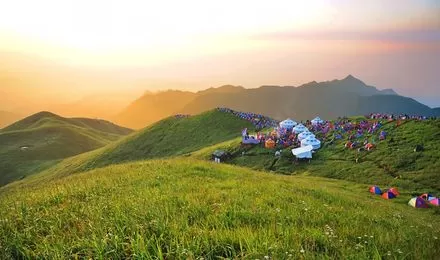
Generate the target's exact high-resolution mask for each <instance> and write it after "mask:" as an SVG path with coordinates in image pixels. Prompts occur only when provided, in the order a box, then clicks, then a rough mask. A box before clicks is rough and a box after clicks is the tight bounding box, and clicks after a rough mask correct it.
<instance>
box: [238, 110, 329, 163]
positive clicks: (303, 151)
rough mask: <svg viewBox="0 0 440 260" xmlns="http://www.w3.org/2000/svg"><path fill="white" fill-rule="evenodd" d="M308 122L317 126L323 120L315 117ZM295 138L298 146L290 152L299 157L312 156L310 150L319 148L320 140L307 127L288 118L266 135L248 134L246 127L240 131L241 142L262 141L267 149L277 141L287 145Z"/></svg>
mask: <svg viewBox="0 0 440 260" xmlns="http://www.w3.org/2000/svg"><path fill="white" fill-rule="evenodd" d="M310 123H311V125H312V126H319V125H320V124H323V123H324V121H323V120H322V119H321V118H319V117H316V118H314V119H312V120H311V121H310ZM295 137H296V138H295ZM277 140H278V142H277ZM295 140H296V141H297V144H298V145H299V146H300V147H298V148H294V149H292V154H293V155H295V156H296V157H297V158H299V159H301V158H309V159H310V158H312V151H313V150H317V149H319V148H321V141H320V140H318V139H317V138H316V136H315V135H314V134H313V133H312V132H311V131H310V130H309V128H307V127H306V126H304V125H303V124H301V123H297V122H295V121H293V120H292V119H290V118H288V119H286V120H284V121H281V122H280V123H279V125H278V127H275V128H274V130H273V131H272V132H271V133H269V134H268V135H267V136H264V135H261V134H260V133H258V134H257V136H249V135H248V133H247V129H244V130H243V131H242V143H243V144H259V143H260V142H262V143H263V145H264V147H265V148H268V149H273V148H275V147H276V146H277V143H278V144H280V145H283V146H284V147H288V146H290V145H293V144H294V143H295V142H294V141H295Z"/></svg>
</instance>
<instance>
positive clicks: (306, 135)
mask: <svg viewBox="0 0 440 260" xmlns="http://www.w3.org/2000/svg"><path fill="white" fill-rule="evenodd" d="M309 136H312V137H315V135H314V134H312V133H311V132H309V131H308V130H307V131H304V132H302V133H300V134H299V135H298V140H299V141H302V140H304V139H306V138H307V137H309Z"/></svg>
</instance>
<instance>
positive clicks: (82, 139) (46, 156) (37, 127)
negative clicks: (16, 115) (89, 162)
mask: <svg viewBox="0 0 440 260" xmlns="http://www.w3.org/2000/svg"><path fill="white" fill-rule="evenodd" d="M130 132H131V130H129V129H126V128H122V127H118V126H115V125H113V124H111V123H110V122H106V121H100V120H93V119H67V118H62V117H59V116H57V115H54V114H51V113H48V112H42V113H38V114H35V115H33V116H30V117H28V118H25V119H23V120H21V121H19V122H17V123H15V124H13V125H11V126H9V127H7V128H4V129H2V130H1V131H0V186H1V185H4V184H7V183H9V182H11V181H14V180H17V179H22V178H25V177H27V176H29V175H32V174H34V173H37V172H40V171H42V170H44V169H46V168H48V167H50V166H52V165H54V164H56V163H58V162H59V161H60V160H61V159H64V158H67V157H69V156H73V155H77V154H81V153H84V152H87V151H90V150H94V149H97V148H99V147H103V146H105V145H107V144H109V143H111V142H113V141H116V140H118V139H120V138H121V137H122V136H124V135H126V134H128V133H130ZM24 146H25V147H27V148H26V150H23V149H21V147H24Z"/></svg>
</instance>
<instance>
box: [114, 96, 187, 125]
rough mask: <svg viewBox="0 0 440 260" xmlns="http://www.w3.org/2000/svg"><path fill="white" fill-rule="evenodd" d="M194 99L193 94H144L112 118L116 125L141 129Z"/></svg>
mask: <svg viewBox="0 0 440 260" xmlns="http://www.w3.org/2000/svg"><path fill="white" fill-rule="evenodd" d="M195 97H196V94H195V93H192V92H186V91H178V90H168V91H163V92H158V93H151V92H146V93H145V94H144V95H143V96H142V97H141V98H139V99H137V100H135V101H134V102H133V103H131V104H130V105H129V106H128V107H127V108H125V109H124V110H123V111H122V112H121V113H120V114H119V115H117V116H116V117H115V118H114V121H115V122H116V123H117V124H120V125H124V126H130V127H132V128H142V127H145V126H147V125H149V124H151V123H154V122H156V121H159V120H160V119H163V118H165V117H168V116H170V115H172V114H174V113H176V112H177V111H179V110H181V109H182V107H184V106H185V105H186V104H188V103H190V102H191V101H192V100H193V99H194V98H195Z"/></svg>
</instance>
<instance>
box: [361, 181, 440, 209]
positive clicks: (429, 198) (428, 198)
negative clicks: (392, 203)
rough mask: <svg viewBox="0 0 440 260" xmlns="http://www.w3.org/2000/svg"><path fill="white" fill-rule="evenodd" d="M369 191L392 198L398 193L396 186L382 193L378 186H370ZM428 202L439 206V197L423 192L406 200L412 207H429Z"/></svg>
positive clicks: (385, 197)
mask: <svg viewBox="0 0 440 260" xmlns="http://www.w3.org/2000/svg"><path fill="white" fill-rule="evenodd" d="M369 191H370V193H372V194H376V195H381V196H382V198H384V199H394V198H396V197H397V196H399V195H400V194H399V191H398V190H397V188H390V189H389V190H387V191H385V192H383V193H382V191H381V190H380V188H379V187H377V186H371V187H370V188H369ZM429 204H431V205H434V206H440V199H439V198H436V197H435V196H433V195H431V194H428V193H424V194H422V195H420V196H418V197H414V198H411V199H410V200H409V202H408V205H410V206H412V207H414V208H429Z"/></svg>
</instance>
